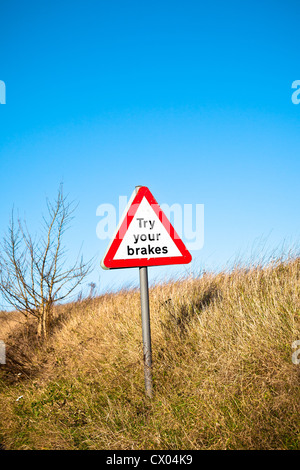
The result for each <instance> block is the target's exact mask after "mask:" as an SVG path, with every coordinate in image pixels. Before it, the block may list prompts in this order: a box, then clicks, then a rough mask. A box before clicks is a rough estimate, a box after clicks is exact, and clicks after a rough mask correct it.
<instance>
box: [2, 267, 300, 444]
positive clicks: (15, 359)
mask: <svg viewBox="0 0 300 470" xmlns="http://www.w3.org/2000/svg"><path fill="white" fill-rule="evenodd" d="M299 279H300V260H299V258H298V259H295V260H291V261H289V262H277V263H273V264H271V265H269V266H267V267H265V268H264V269H262V268H260V267H253V268H248V269H242V268H236V269H234V270H233V271H232V272H231V273H220V274H216V275H214V274H205V275H203V276H202V277H201V279H187V280H184V281H180V282H173V283H169V284H166V285H157V286H155V287H153V288H151V291H150V309H151V333H152V347H153V378H154V388H155V395H154V398H153V399H152V400H149V399H147V398H146V397H145V393H144V376H143V363H142V343H141V337H142V332H141V321H140V298H139V293H138V292H135V291H122V292H120V293H117V294H107V295H104V296H102V297H99V298H96V299H91V300H86V301H82V302H77V303H73V304H68V305H66V306H61V307H59V308H58V309H57V318H58V320H57V325H56V327H55V330H54V332H53V335H52V337H51V339H50V340H49V342H48V344H47V345H44V346H43V347H41V346H40V345H39V344H38V343H37V342H36V341H35V339H34V336H33V334H32V332H31V328H30V326H27V327H26V328H27V329H24V328H23V329H22V328H21V329H19V330H18V331H12V336H11V337H10V338H9V344H10V347H8V356H9V357H8V364H7V366H5V367H4V368H3V373H2V380H1V387H0V399H1V410H0V436H1V440H0V442H1V444H2V446H3V447H4V448H6V449H116V450H117V449H168V450H170V449H300V433H299V424H300V419H299V418H300V394H299V378H300V365H295V364H293V362H292V358H291V356H292V352H293V351H292V349H291V345H292V342H293V341H295V340H297V339H300V322H299V312H300V303H299V287H300V283H299ZM0 337H1V334H0ZM2 367H3V366H2ZM20 396H22V398H19V397H20ZM18 398H19V399H18Z"/></svg>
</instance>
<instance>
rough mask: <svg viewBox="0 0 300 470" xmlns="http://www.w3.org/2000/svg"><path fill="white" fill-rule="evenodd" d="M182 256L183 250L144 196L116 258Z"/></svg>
mask: <svg viewBox="0 0 300 470" xmlns="http://www.w3.org/2000/svg"><path fill="white" fill-rule="evenodd" d="M151 256H154V257H155V258H160V257H166V256H172V257H173V256H181V252H180V251H179V249H178V248H177V246H176V245H175V243H174V241H173V240H172V238H171V237H170V235H169V234H168V232H167V230H166V229H165V227H164V226H163V224H162V223H161V221H160V220H159V218H158V217H157V215H156V213H155V212H154V210H153V209H152V207H151V206H150V204H149V202H148V201H147V199H146V198H145V197H144V198H143V199H142V201H141V203H140V205H139V207H138V209H137V211H136V213H135V215H134V218H133V219H132V221H131V223H130V225H129V227H128V230H127V232H126V234H125V236H124V238H123V240H122V241H121V244H120V246H119V248H118V250H117V252H116V254H115V256H114V259H128V258H129V259H134V258H151Z"/></svg>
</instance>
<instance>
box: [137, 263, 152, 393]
mask: <svg viewBox="0 0 300 470" xmlns="http://www.w3.org/2000/svg"><path fill="white" fill-rule="evenodd" d="M139 272H140V291H141V310H142V332H143V352H144V372H145V389H146V395H147V396H148V397H149V398H152V351H151V332H150V309H149V288H148V271H147V267H146V266H143V267H141V268H139Z"/></svg>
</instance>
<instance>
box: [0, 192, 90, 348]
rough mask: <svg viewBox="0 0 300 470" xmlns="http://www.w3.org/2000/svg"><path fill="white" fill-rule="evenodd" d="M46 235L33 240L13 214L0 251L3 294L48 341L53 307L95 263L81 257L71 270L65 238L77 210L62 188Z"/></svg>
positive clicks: (0, 289) (45, 228)
mask: <svg viewBox="0 0 300 470" xmlns="http://www.w3.org/2000/svg"><path fill="white" fill-rule="evenodd" d="M47 208H48V214H47V217H46V218H45V217H43V222H44V224H43V234H42V236H41V238H39V239H38V240H37V239H36V237H35V238H33V237H32V236H31V235H30V234H29V231H28V229H27V226H26V223H25V222H22V221H21V220H20V219H18V220H17V223H16V222H15V219H14V213H12V217H11V221H10V224H9V228H8V231H7V234H6V235H5V236H4V239H3V242H2V244H1V252H0V292H1V293H2V296H3V297H4V299H5V300H6V301H7V302H8V303H9V304H10V305H11V306H13V307H14V308H15V309H16V310H18V311H19V312H22V313H23V314H24V315H25V316H26V317H28V316H33V317H35V318H36V320H37V333H38V336H39V338H40V339H46V338H47V336H48V333H49V328H50V325H51V319H52V317H53V306H54V304H55V303H56V302H59V301H62V300H64V299H66V298H67V297H68V296H69V295H70V294H71V293H72V292H73V291H74V290H75V289H76V287H77V286H78V285H79V284H80V283H81V282H82V281H83V279H84V278H85V276H86V275H87V274H88V273H89V272H90V270H91V267H92V264H91V261H89V262H87V263H86V262H84V261H83V259H82V257H79V256H78V257H77V259H76V261H75V262H74V264H73V265H71V266H69V267H67V264H66V250H65V248H64V246H63V244H62V238H63V235H64V233H65V231H66V229H68V228H69V225H70V222H71V220H72V218H73V212H74V210H75V207H74V204H73V203H72V202H71V203H69V202H67V198H66V197H64V195H63V187H62V185H61V186H60V188H59V191H58V196H57V199H56V201H55V203H54V204H51V203H50V202H49V201H47Z"/></svg>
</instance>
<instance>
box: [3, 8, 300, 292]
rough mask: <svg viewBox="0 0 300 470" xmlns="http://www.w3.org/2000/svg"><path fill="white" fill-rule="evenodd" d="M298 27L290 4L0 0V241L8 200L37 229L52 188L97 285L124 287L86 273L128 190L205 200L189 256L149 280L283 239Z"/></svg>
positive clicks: (293, 197) (298, 120) (298, 148)
mask: <svg viewBox="0 0 300 470" xmlns="http://www.w3.org/2000/svg"><path fill="white" fill-rule="evenodd" d="M299 22H300V5H299V3H298V2H297V1H274V0H273V1H266V0H263V1H255V0H253V1H251V2H250V1H245V2H241V1H232V0H231V1H230V0H229V1H227V2H224V1H221V0H218V1H215V2H200V1H190V0H187V1H185V2H183V1H164V0H161V1H159V2H158V1H155V0H154V1H152V2H138V1H126V2H125V1H120V0H119V1H115V0H110V1H101V0H98V1H91V0H86V1H84V2H83V1H81V0H79V1H72V2H71V1H64V0H61V1H59V2H58V1H52V2H45V1H43V2H41V1H30V0H29V1H27V2H21V1H2V2H1V29H0V44H1V46H0V47H1V62H0V80H3V81H4V82H5V84H6V104H5V105H0V178H1V179H0V182H1V184H0V194H1V206H0V232H1V234H2V233H3V231H4V230H5V229H6V227H7V224H8V219H9V216H10V212H11V208H12V206H13V205H14V207H15V208H17V209H19V212H20V214H21V215H24V216H25V217H26V219H27V222H28V225H29V227H30V229H31V230H32V231H33V232H36V231H38V230H39V227H40V220H41V213H42V212H43V211H45V199H46V197H49V198H50V199H51V198H53V197H55V195H56V192H57V189H58V186H59V183H60V182H61V181H63V182H64V188H65V192H66V193H68V194H69V195H70V199H75V200H76V201H78V202H79V206H78V209H77V212H76V218H75V219H74V221H73V224H72V227H71V229H70V231H69V233H68V234H67V236H66V243H67V245H68V248H69V252H70V258H72V257H73V256H75V254H76V253H77V250H78V249H79V248H80V247H82V251H83V254H84V255H85V256H86V257H87V258H89V257H91V256H96V260H97V261H96V267H95V270H94V272H93V273H92V275H91V276H90V278H89V279H88V280H87V282H90V281H94V282H96V283H97V286H98V289H99V291H103V290H106V289H110V288H118V287H120V286H122V285H124V284H133V285H137V283H138V270H137V269H128V270H119V271H116V270H114V271H109V272H107V271H103V270H102V269H101V268H100V259H101V257H102V255H103V253H104V252H105V249H106V246H107V244H108V240H106V241H101V240H99V239H98V238H97V236H96V226H97V223H98V222H99V217H98V218H97V217H96V209H97V207H98V206H99V205H100V204H102V203H111V204H114V205H116V206H117V204H118V198H119V196H121V195H123V196H128V197H130V195H131V193H132V191H133V189H134V187H135V186H136V185H145V186H148V187H149V188H150V190H151V191H152V193H153V194H154V196H155V197H156V199H157V200H158V202H159V203H167V204H170V205H171V204H173V203H179V204H194V205H195V204H204V207H205V231H204V239H205V242H204V247H203V249H201V250H196V251H194V252H192V256H193V261H192V263H191V265H189V266H177V267H173V268H171V267H157V268H151V269H149V275H150V279H151V281H154V280H155V279H163V278H165V277H169V276H174V275H175V276H176V275H181V274H187V273H190V272H193V273H196V274H197V273H198V272H199V271H200V270H201V269H202V268H203V267H205V268H208V269H214V270H216V269H220V268H222V266H224V265H226V263H228V262H231V261H232V260H233V259H235V257H236V256H239V255H243V256H246V257H247V256H249V255H250V254H251V252H252V251H253V250H254V251H255V250H258V251H259V250H260V249H261V248H262V246H264V247H265V249H268V250H273V249H275V248H278V246H281V244H282V243H283V242H285V243H286V245H287V246H289V245H292V244H295V243H297V242H298V241H299V169H300V168H299V155H300V104H299V105H295V104H293V103H292V100H291V96H292V93H293V91H294V90H292V88H291V86H292V83H293V81H295V80H300V68H299ZM175 228H176V227H175Z"/></svg>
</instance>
